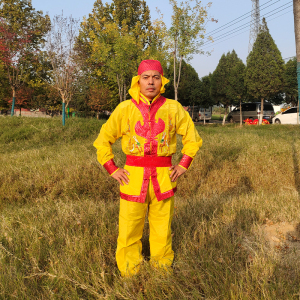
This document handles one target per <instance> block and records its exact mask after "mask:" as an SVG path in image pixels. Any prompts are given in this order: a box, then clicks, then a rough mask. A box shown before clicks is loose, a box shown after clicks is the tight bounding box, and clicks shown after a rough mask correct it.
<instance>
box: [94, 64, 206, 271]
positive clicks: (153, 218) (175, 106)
mask: <svg viewBox="0 0 300 300" xmlns="http://www.w3.org/2000/svg"><path fill="white" fill-rule="evenodd" d="M143 62H157V61H143ZM143 62H142V63H143ZM142 63H141V65H142ZM159 65H160V64H159ZM152 66H153V65H152ZM160 68H161V67H160ZM148 70H149V66H148ZM150 70H156V69H155V64H154V67H153V69H150ZM158 70H161V71H160V73H161V74H162V69H158ZM139 74H140V68H139ZM162 75H163V74H162ZM138 80H139V76H136V77H134V78H133V80H132V85H131V89H130V90H129V93H130V95H131V96H132V99H131V100H127V101H124V102H122V103H120V104H119V105H118V107H117V108H116V109H115V111H114V112H113V113H112V115H111V116H110V118H109V119H108V121H107V122H106V123H105V124H104V125H103V126H102V128H101V131H100V134H99V136H98V138H97V139H96V141H95V142H94V146H95V147H96V148H97V158H98V161H99V162H100V163H101V164H102V165H103V166H104V167H105V168H106V170H107V171H108V172H109V173H110V174H111V175H112V174H113V173H115V172H116V171H117V170H118V167H117V166H115V164H114V162H113V157H114V155H113V153H112V148H111V145H112V144H113V143H114V142H115V141H116V140H117V139H118V138H120V137H121V138H122V150H123V152H124V153H125V154H126V155H127V159H126V164H125V167H124V169H126V170H127V171H128V172H129V173H130V175H129V176H128V177H129V180H130V181H129V184H128V185H126V184H125V185H124V186H121V191H120V197H121V202H120V218H119V237H118V247H117V253H116V259H117V263H118V267H119V270H120V271H121V274H122V275H130V274H135V273H136V272H137V271H138V266H139V263H140V261H141V260H142V256H141V251H142V246H141V242H140V239H141V237H142V232H143V227H144V219H145V216H146V212H147V208H148V207H149V211H148V219H149V224H150V251H151V263H152V264H153V265H156V266H162V267H163V266H170V265H171V264H172V261H173V257H174V253H173V251H172V239H171V221H172V216H173V207H174V197H173V196H174V193H175V191H176V182H171V179H170V173H171V171H170V170H169V168H170V166H172V162H171V157H172V154H174V153H175V152H176V134H180V135H182V143H183V149H182V153H183V158H182V160H181V162H180V164H179V165H180V166H181V167H183V168H185V169H188V168H189V166H190V165H191V163H192V160H193V158H194V156H195V155H196V152H197V151H198V150H199V148H200V147H201V145H202V140H201V138H200V137H199V135H198V132H197V131H196V130H195V127H194V123H193V121H192V120H191V118H190V116H189V114H188V113H187V112H186V111H185V110H184V109H183V107H182V106H181V104H180V103H179V102H178V101H175V100H170V99H166V98H164V97H162V96H161V94H159V95H157V96H156V97H155V98H154V99H153V101H152V102H151V103H150V102H149V100H148V99H147V98H146V97H145V96H143V95H142V94H141V93H140V91H139V85H138ZM167 82H168V80H167V79H165V78H164V77H163V76H162V87H161V92H163V91H164V84H165V83H167Z"/></svg>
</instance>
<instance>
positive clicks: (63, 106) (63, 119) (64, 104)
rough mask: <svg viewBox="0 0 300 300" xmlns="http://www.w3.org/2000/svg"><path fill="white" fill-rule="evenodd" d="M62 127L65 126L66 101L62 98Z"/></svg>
mask: <svg viewBox="0 0 300 300" xmlns="http://www.w3.org/2000/svg"><path fill="white" fill-rule="evenodd" d="M62 125H63V126H65V125H66V101H65V99H64V97H62Z"/></svg>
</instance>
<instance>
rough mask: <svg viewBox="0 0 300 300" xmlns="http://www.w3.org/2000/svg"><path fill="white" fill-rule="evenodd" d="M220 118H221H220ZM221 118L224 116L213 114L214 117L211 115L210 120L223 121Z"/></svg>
mask: <svg viewBox="0 0 300 300" xmlns="http://www.w3.org/2000/svg"><path fill="white" fill-rule="evenodd" d="M220 116H221V117H220ZM223 117H224V114H221V115H220V114H215V115H212V116H211V119H212V120H218V121H222V120H223Z"/></svg>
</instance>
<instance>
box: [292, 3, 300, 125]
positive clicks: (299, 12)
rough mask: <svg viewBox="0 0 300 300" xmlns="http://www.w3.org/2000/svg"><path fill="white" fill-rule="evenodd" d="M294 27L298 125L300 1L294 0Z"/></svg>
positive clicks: (299, 95)
mask: <svg viewBox="0 0 300 300" xmlns="http://www.w3.org/2000/svg"><path fill="white" fill-rule="evenodd" d="M293 10H294V26H295V41H296V56H297V79H298V105H297V110H298V114H297V124H299V97H300V0H293Z"/></svg>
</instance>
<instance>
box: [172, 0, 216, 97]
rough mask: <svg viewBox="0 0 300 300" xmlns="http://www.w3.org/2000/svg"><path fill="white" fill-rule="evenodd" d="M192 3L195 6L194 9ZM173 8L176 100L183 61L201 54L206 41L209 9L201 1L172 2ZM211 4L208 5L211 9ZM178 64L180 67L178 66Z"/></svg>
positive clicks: (174, 0)
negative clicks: (206, 22)
mask: <svg viewBox="0 0 300 300" xmlns="http://www.w3.org/2000/svg"><path fill="white" fill-rule="evenodd" d="M192 3H194V6H193V7H192V6H191V5H192ZM170 4H171V5H172V8H173V15H172V25H171V28H170V29H169V31H168V36H169V44H170V49H172V52H173V61H174V63H173V67H174V92H175V100H177V96H178V87H179V83H180V77H181V65H182V60H183V59H184V58H185V59H186V60H189V59H190V58H192V56H193V54H197V53H201V52H202V51H201V49H200V47H201V45H202V44H203V40H204V33H205V21H206V18H207V7H203V6H201V1H198V0H195V1H194V0H187V1H182V2H180V4H178V3H177V1H176V0H170ZM210 5H211V2H210V3H208V5H207V6H208V7H210ZM177 62H178V66H177Z"/></svg>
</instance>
